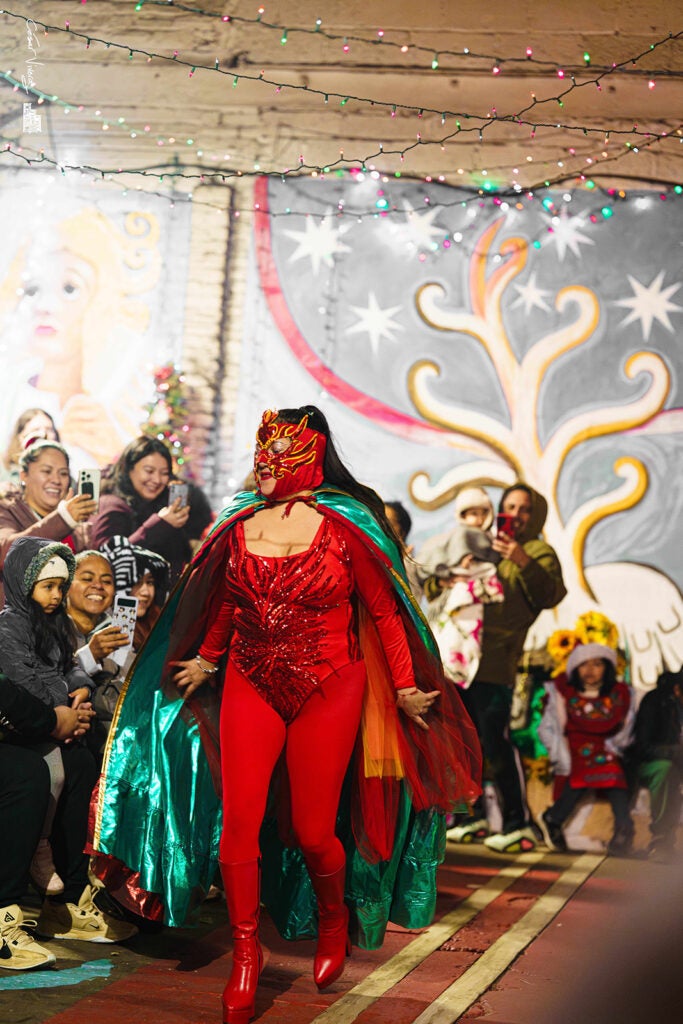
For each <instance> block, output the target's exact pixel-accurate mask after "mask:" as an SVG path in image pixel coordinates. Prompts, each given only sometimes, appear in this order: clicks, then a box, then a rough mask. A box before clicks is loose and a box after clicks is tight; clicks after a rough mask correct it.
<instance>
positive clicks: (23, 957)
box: [0, 903, 56, 971]
mask: <svg viewBox="0 0 683 1024" xmlns="http://www.w3.org/2000/svg"><path fill="white" fill-rule="evenodd" d="M35 925H36V922H35V921H29V920H27V919H26V918H24V915H23V912H22V910H21V907H18V906H17V905H16V903H13V904H12V905H11V906H9V907H0V970H6V971H30V970H32V969H33V968H34V967H46V966H47V964H53V963H54V962H55V959H56V957H55V955H54V953H48V951H47V950H46V949H43V947H42V946H39V945H38V943H37V942H34V941H33V938H32V936H31V935H29V933H28V932H27V931H25V929H26V928H27V927H29V928H35Z"/></svg>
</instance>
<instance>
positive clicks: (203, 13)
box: [10, 0, 683, 73]
mask: <svg viewBox="0 0 683 1024" xmlns="http://www.w3.org/2000/svg"><path fill="white" fill-rule="evenodd" d="M81 2H83V0H81ZM142 2H143V3H146V4H147V6H148V7H149V6H153V7H158V8H160V9H161V11H167V10H171V11H174V10H175V11H183V12H185V13H187V14H189V15H191V16H195V17H201V18H213V19H216V18H220V20H221V21H223V22H237V23H240V24H244V25H253V26H258V27H259V28H260V29H263V30H264V31H274V32H279V33H280V34H282V32H283V30H284V29H285V27H286V26H284V25H281V24H279V23H276V22H268V21H264V20H263V15H264V14H265V8H264V7H262V6H261V7H259V8H258V11H257V15H256V17H254V18H249V17H246V16H241V15H235V14H233V15H225V14H223V15H221V14H218V13H216V12H215V11H207V10H204V9H203V8H201V7H198V6H196V5H190V4H184V3H179V2H176V0H142ZM141 6H142V4H141ZM10 13H11V12H10ZM38 24H40V23H38ZM50 27H52V26H50ZM289 32H290V34H294V33H298V34H300V35H316V34H317V35H320V36H323V37H324V38H325V39H328V40H331V41H333V42H334V41H339V40H340V39H342V38H343V39H344V42H345V43H346V42H348V43H359V44H362V45H367V46H373V45H376V44H377V42H378V40H377V36H379V34H380V32H381V33H382V36H381V41H382V44H383V45H384V46H387V47H395V48H396V49H397V50H399V51H400V52H401V53H407V52H408V49H409V47H408V46H406V44H405V43H403V44H401V43H399V42H394V41H393V40H388V39H387V38H386V33H385V32H384V30H383V29H379V30H377V32H376V35H375V36H373V37H370V38H368V37H366V36H357V35H348V33H347V35H346V36H341V35H338V34H336V33H333V32H327V31H325V30H323V29H322V20H321V19H320V18H317V19H316V22H315V27H314V28H312V29H307V28H304V27H300V28H289ZM682 35H683V32H678V33H669V34H668V35H667V36H666V37H665V38H664V39H662V40H658V41H657V42H654V43H650V44H649V46H648V49H647V50H646V51H644V53H642V54H640V55H639V57H638V58H630V59H629V60H626V61H623V62H622V63H621V64H616V63H612V64H610V65H600V66H597V65H596V68H597V67H599V68H600V69H602V70H614V69H616V68H618V67H622V66H625V65H626V64H628V63H631V62H635V60H638V59H640V57H642V56H645V55H646V54H647V53H650V52H652V51H654V50H655V49H657V47H659V46H661V45H663V44H665V43H668V42H670V41H672V40H676V39H678V38H680V37H681V36H682ZM410 50H411V51H412V52H413V53H416V54H419V53H423V54H425V55H428V54H430V53H431V52H432V51H431V50H429V48H428V47H425V46H419V45H417V44H414V45H412V46H411V47H410ZM462 54H465V55H466V56H468V57H472V58H473V59H476V60H483V61H487V62H488V63H489V64H490V63H491V62H492V61H496V60H497V58H496V57H494V55H493V54H487V53H477V52H474V51H472V50H470V48H469V47H464V48H463V50H462V51H461V52H458V51H454V50H442V51H440V56H441V57H442V58H445V57H452V58H458V57H460V56H462ZM585 58H586V55H585V54H584V65H582V67H584V66H585V64H586V59H585ZM505 59H506V62H509V63H515V62H519V63H522V62H524V63H525V62H526V61H529V60H531V61H532V62H533V63H534V64H536V65H538V66H539V67H544V68H548V69H549V70H553V69H555V68H556V67H557V63H556V62H553V61H552V60H539V59H534V58H533V50H532V49H531V47H527V49H526V55H525V57H523V58H521V57H520V58H516V57H506V58H505ZM589 60H590V57H589ZM566 70H567V72H568V73H569V71H570V70H580V69H579V68H574V69H570V68H567V69H566Z"/></svg>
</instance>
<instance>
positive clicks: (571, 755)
mask: <svg viewBox="0 0 683 1024" xmlns="http://www.w3.org/2000/svg"><path fill="white" fill-rule="evenodd" d="M616 664H617V656H616V652H615V651H614V649H613V648H611V647H607V646H606V645H605V644H600V643H587V644H578V645H577V646H576V647H575V648H574V649H573V651H572V652H571V654H570V655H569V658H568V660H567V668H566V674H565V675H564V676H558V678H557V679H556V680H555V681H554V683H550V684H548V687H547V689H548V703H547V705H546V709H545V712H544V715H543V720H542V722H541V725H540V727H539V736H540V738H541V740H542V742H543V743H544V744H545V745H546V747H547V748H548V751H549V753H550V755H551V760H552V762H553V767H554V769H555V771H556V773H557V774H559V775H567V779H566V782H565V784H564V788H563V789H562V790H561V792H560V794H559V796H558V797H557V799H556V800H555V802H554V803H553V804H552V806H551V807H549V808H548V810H546V811H545V812H544V814H543V815H542V817H541V821H542V826H541V827H542V829H543V833H544V836H545V840H546V843H547V845H548V846H549V847H550V848H551V849H552V850H557V851H562V852H564V851H565V850H566V849H567V843H566V840H565V838H564V834H563V832H562V826H563V824H564V823H565V821H566V820H567V818H569V816H570V815H571V813H572V812H573V810H574V809H575V807H576V805H577V804H578V803H579V801H580V800H581V798H582V797H583V796H584V795H585V794H586V793H587V792H589V791H591V790H593V791H595V792H596V793H601V794H604V795H605V796H606V797H607V799H608V800H609V802H610V805H611V807H612V812H613V814H614V833H613V837H612V840H611V842H610V844H609V847H608V852H609V853H611V854H617V855H618V854H626V853H628V852H629V851H630V849H631V844H632V841H633V823H632V821H631V816H630V814H629V793H628V788H627V782H626V776H625V773H624V765H623V761H622V758H621V756H620V755H621V752H622V751H623V750H625V748H626V747H627V745H628V741H629V735H630V732H631V729H632V723H633V717H634V708H633V702H632V700H631V694H630V690H629V687H628V686H627V685H626V683H623V682H618V681H617V677H616Z"/></svg>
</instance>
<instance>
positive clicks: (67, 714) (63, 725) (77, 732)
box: [50, 702, 95, 743]
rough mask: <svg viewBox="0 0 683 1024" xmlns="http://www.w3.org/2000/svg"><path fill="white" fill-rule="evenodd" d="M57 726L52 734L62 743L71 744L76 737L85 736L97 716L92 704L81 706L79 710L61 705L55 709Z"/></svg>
mask: <svg viewBox="0 0 683 1024" xmlns="http://www.w3.org/2000/svg"><path fill="white" fill-rule="evenodd" d="M55 715H56V716H57V724H56V726H55V727H54V729H53V730H52V732H51V734H50V735H51V736H53V737H54V738H55V739H56V740H57V741H58V742H60V743H69V742H70V741H71V740H72V739H74V738H75V737H76V736H83V735H84V733H86V732H87V731H88V729H89V728H90V724H91V720H92V718H93V717H94V715H95V712H94V711H93V708H92V704H90V703H89V702H88V703H87V704H79V705H78V707H77V708H70V707H67V706H66V705H64V706H62V705H59V706H58V707H56V708H55Z"/></svg>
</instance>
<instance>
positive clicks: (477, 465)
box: [409, 218, 683, 686]
mask: <svg viewBox="0 0 683 1024" xmlns="http://www.w3.org/2000/svg"><path fill="white" fill-rule="evenodd" d="M502 223H503V218H500V219H499V220H497V221H496V222H495V223H494V224H492V225H491V226H490V227H488V228H487V229H486V231H485V232H484V234H483V235H482V238H481V240H480V243H479V244H478V245H477V248H476V250H475V252H474V253H473V255H472V257H471V260H470V274H469V283H470V293H469V306H470V308H469V310H468V311H465V310H461V309H449V308H448V307H447V306H446V305H445V304H444V302H443V299H444V289H443V287H442V286H441V285H439V284H425V285H423V286H422V287H421V288H420V290H419V293H418V295H417V297H416V303H417V308H418V311H419V314H420V316H421V317H422V318H423V319H424V321H425V322H426V323H427V324H428V325H429V326H430V327H433V328H436V329H437V330H440V331H448V332H452V333H453V334H454V335H458V334H467V335H470V336H471V337H473V338H475V339H476V340H477V341H478V342H479V343H480V344H481V345H482V346H483V348H484V350H485V351H486V353H487V355H488V356H489V358H490V360H491V363H492V364H493V366H494V367H495V370H496V373H497V375H498V379H499V383H500V387H501V390H502V392H503V395H504V397H505V404H506V407H507V413H508V416H509V422H508V423H507V424H505V423H502V422H501V421H500V420H498V419H497V418H495V417H494V416H492V415H488V414H487V413H484V412H477V413H473V412H472V411H471V410H468V409H465V408H463V407H462V406H461V405H458V403H457V402H448V401H443V400H440V399H438V398H437V397H436V396H435V394H434V392H433V389H432V387H431V385H432V383H433V381H434V379H435V378H437V377H438V376H439V375H440V372H441V370H440V367H439V365H438V364H437V363H436V362H434V361H433V360H431V359H420V360H417V361H416V362H415V363H414V365H413V366H412V367H411V369H410V373H409V391H410V395H411V398H412V401H413V403H414V405H415V408H416V409H417V411H418V412H419V413H420V415H421V416H422V417H423V418H424V419H425V420H426V421H427V422H429V423H433V424H435V425H439V426H441V427H445V428H446V429H448V430H449V431H450V432H451V433H452V435H453V438H454V439H457V441H458V443H459V444H460V446H461V447H462V448H463V449H464V450H468V449H469V450H470V451H471V454H472V455H473V456H475V458H474V459H473V461H468V462H466V463H464V464H463V465H461V466H459V467H458V468H457V469H454V470H450V471H448V472H447V473H446V474H444V476H442V477H441V479H440V480H438V481H436V482H435V483H432V482H431V480H430V477H429V474H427V473H417V474H415V475H414V476H413V478H412V480H411V483H410V488H411V494H412V496H413V498H414V500H415V501H416V503H417V504H419V505H420V506H422V507H423V508H434V507H438V506H439V505H441V504H443V503H444V502H446V501H450V500H451V499H452V498H453V497H454V495H455V494H456V493H457V490H458V489H459V488H460V487H461V486H463V485H464V484H466V483H471V482H477V483H479V484H492V485H496V486H498V487H506V486H507V485H508V484H510V483H512V482H513V481H514V480H524V481H526V482H527V483H529V484H530V485H531V486H532V487H534V488H536V489H538V490H540V491H542V492H543V493H544V494H545V495H546V497H547V500H548V518H547V521H546V526H545V534H546V536H547V539H548V540H549V542H550V543H551V544H552V545H553V546H554V547H555V548H556V550H557V552H558V554H559V555H560V559H561V561H562V565H563V568H564V572H565V577H566V582H567V589H568V596H567V598H566V599H565V601H564V602H563V605H562V606H561V607H560V609H559V610H558V611H557V612H553V613H545V615H544V616H543V617H542V618H541V620H540V621H539V623H538V624H537V626H536V628H535V634H536V636H537V637H539V638H541V639H542V638H543V637H544V635H547V633H548V632H549V631H550V629H552V628H554V625H553V624H551V622H550V621H548V620H550V619H551V618H552V619H554V617H555V616H561V617H562V618H563V619H567V618H569V619H572V620H573V619H574V618H575V617H576V616H577V615H579V614H580V613H582V612H584V611H587V610H589V609H590V608H597V609H598V610H601V611H603V612H605V614H607V615H608V616H609V617H610V618H612V619H613V620H614V621H615V622H616V624H617V626H618V627H619V630H620V633H621V636H622V638H623V639H624V640H625V641H626V642H627V644H628V649H629V653H630V656H631V661H632V670H633V674H634V678H635V680H636V681H637V682H639V683H640V684H641V685H645V686H651V685H652V684H653V683H654V681H655V680H656V677H657V675H658V673H659V672H660V671H661V669H662V667H663V666H664V665H672V666H674V667H676V666H677V665H680V663H681V660H683V629H682V628H681V627H682V623H683V614H682V613H683V602H682V601H681V595H680V592H679V591H678V588H677V587H676V586H675V585H674V583H672V581H671V580H669V579H668V578H667V577H666V576H665V575H664V574H663V573H660V572H658V571H657V570H655V569H653V568H651V567H649V566H643V565H637V564H633V563H630V562H612V563H604V564H600V565H595V566H590V567H587V566H586V565H585V562H584V550H585V542H586V538H587V535H588V533H589V531H590V530H591V529H592V528H593V527H594V526H595V525H596V524H597V523H599V522H600V521H601V520H603V519H605V518H606V517H608V516H611V515H614V514H615V513H617V512H623V511H627V510H628V509H631V508H633V507H634V506H635V505H637V504H638V502H640V501H641V499H642V498H643V496H644V494H645V492H646V490H647V487H648V471H647V466H646V465H645V464H644V462H643V461H642V460H641V459H638V458H635V457H632V456H621V457H619V458H616V459H615V460H614V463H613V467H612V468H613V471H614V474H615V476H616V477H617V478H618V479H619V481H620V483H619V485H618V486H617V487H615V488H612V489H610V490H608V491H607V492H606V493H605V494H602V495H600V496H598V497H595V498H592V499H588V500H586V501H585V502H583V503H582V504H581V505H580V506H579V507H578V508H577V509H575V510H574V512H573V513H572V515H571V516H570V517H569V518H568V519H567V520H566V521H563V519H562V515H561V513H560V510H559V506H558V485H559V480H560V475H561V473H562V469H563V466H564V463H565V460H566V458H567V455H568V454H569V452H571V451H572V450H573V449H574V448H576V447H577V446H578V445H581V444H583V443H584V442H586V441H587V440H588V439H590V438H596V437H608V436H609V435H611V434H616V433H622V432H624V431H626V430H632V429H634V428H637V427H641V426H643V425H644V424H646V423H651V422H652V421H653V419H654V418H655V417H656V416H657V415H658V414H659V413H660V412H661V411H662V409H663V407H664V403H665V401H666V398H667V396H668V394H669V389H670V374H669V370H668V368H667V365H666V363H665V361H664V360H663V359H662V358H661V356H659V355H658V354H656V353H654V352H638V353H635V354H633V355H631V356H629V358H628V359H626V360H625V361H624V364H623V374H624V375H625V377H626V378H627V379H628V380H634V379H635V378H636V377H638V376H639V375H643V376H644V377H645V378H646V379H647V381H648V384H647V390H646V391H645V392H644V393H643V394H642V395H641V396H640V397H639V398H638V399H637V400H636V401H633V402H630V403H629V404H628V405H624V404H622V403H616V404H606V405H605V406H604V407H603V408H601V409H599V410H595V409H592V410H590V411H588V412H578V413H576V414H575V415H573V416H571V417H570V418H569V419H568V420H566V421H565V422H564V423H562V424H561V425H560V426H558V427H557V429H556V430H555V431H554V433H553V434H552V436H550V437H549V438H548V439H547V440H546V442H545V443H544V444H543V443H542V442H541V439H540V437H539V430H538V419H537V417H538V399H539V395H540V392H541V388H542V386H543V382H544V380H545V377H546V375H547V372H548V369H549V367H550V366H551V364H552V363H553V362H554V361H555V360H557V359H558V358H559V357H560V356H562V355H564V354H565V353H567V352H568V351H570V350H571V349H577V348H579V347H580V346H582V345H584V344H585V342H586V341H587V340H588V339H589V338H590V337H591V335H592V333H593V331H594V330H595V327H596V324H597V322H598V318H599V312H600V310H599V301H598V297H597V296H596V294H595V293H594V292H593V291H591V290H590V289H589V288H586V287H582V286H571V285H569V286H567V287H564V288H562V289H560V290H559V291H558V292H557V295H556V297H555V306H556V309H557V310H558V312H559V313H562V314H564V313H567V312H569V311H572V310H573V311H575V315H574V318H573V320H571V322H570V323H569V324H567V325H566V326H563V327H562V328H561V329H560V330H558V331H555V332H553V333H551V334H549V335H546V336H545V337H543V338H540V339H539V340H538V341H536V342H535V343H534V344H533V345H532V346H531V348H529V350H528V351H527V352H526V354H525V355H524V357H523V358H522V359H520V360H518V359H517V358H516V356H515V354H514V352H513V350H512V347H511V345H510V341H509V339H508V336H507V333H506V329H505V324H504V318H503V315H502V305H501V300H502V296H503V293H504V291H505V289H506V288H508V287H509V285H510V284H511V282H512V281H513V280H514V278H515V277H517V276H518V275H519V274H521V273H522V271H523V270H524V267H525V265H526V262H527V255H528V243H527V241H526V240H525V239H523V238H508V239H506V240H505V241H504V242H503V243H502V244H501V246H500V254H501V255H502V256H506V257H508V258H507V259H506V260H505V262H503V263H502V265H501V266H499V267H498V268H497V269H495V270H494V271H493V272H492V273H490V274H489V275H488V276H487V274H486V268H487V265H488V262H489V256H490V249H491V246H492V245H493V242H494V240H495V238H496V234H497V232H498V231H499V230H500V228H501V226H502ZM472 442H474V444H472ZM482 449H483V450H484V452H485V453H486V454H485V456H484V457H483V458H482Z"/></svg>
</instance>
